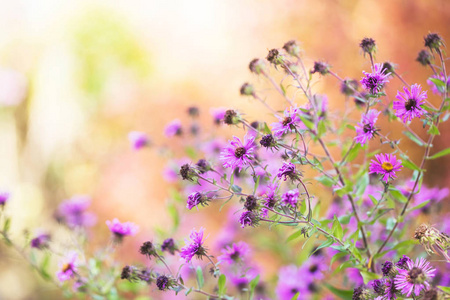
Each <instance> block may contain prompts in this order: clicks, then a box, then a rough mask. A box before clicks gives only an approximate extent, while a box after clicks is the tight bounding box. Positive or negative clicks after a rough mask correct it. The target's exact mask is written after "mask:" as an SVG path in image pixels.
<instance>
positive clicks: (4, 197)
mask: <svg viewBox="0 0 450 300" xmlns="http://www.w3.org/2000/svg"><path fill="white" fill-rule="evenodd" d="M10 197H11V194H10V193H8V192H0V206H4V205H5V204H6V202H7V201H8V200H9V198H10Z"/></svg>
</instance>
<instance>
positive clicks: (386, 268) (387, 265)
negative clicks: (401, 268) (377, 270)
mask: <svg viewBox="0 0 450 300" xmlns="http://www.w3.org/2000/svg"><path fill="white" fill-rule="evenodd" d="M381 272H383V276H390V275H393V274H395V267H394V264H393V263H392V262H390V261H388V260H387V261H385V262H384V264H383V268H382V269H381Z"/></svg>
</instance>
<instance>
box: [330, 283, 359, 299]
mask: <svg viewBox="0 0 450 300" xmlns="http://www.w3.org/2000/svg"><path fill="white" fill-rule="evenodd" d="M325 286H326V287H327V288H328V289H329V290H330V292H332V293H333V294H335V295H336V296H338V297H339V298H341V299H344V300H349V299H352V297H353V291H352V290H341V289H338V288H335V287H334V286H332V285H329V284H328V283H325Z"/></svg>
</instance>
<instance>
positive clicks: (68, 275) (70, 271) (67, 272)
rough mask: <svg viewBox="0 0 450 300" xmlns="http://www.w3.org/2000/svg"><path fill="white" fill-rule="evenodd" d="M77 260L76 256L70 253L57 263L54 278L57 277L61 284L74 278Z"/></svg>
mask: <svg viewBox="0 0 450 300" xmlns="http://www.w3.org/2000/svg"><path fill="white" fill-rule="evenodd" d="M77 258H78V255H77V254H76V253H74V252H72V253H69V254H68V255H67V257H66V258H65V259H64V260H63V261H61V262H60V263H59V271H58V272H56V277H58V280H59V281H61V282H63V281H66V280H69V279H72V278H74V277H75V275H76V273H77Z"/></svg>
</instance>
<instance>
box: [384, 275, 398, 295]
mask: <svg viewBox="0 0 450 300" xmlns="http://www.w3.org/2000/svg"><path fill="white" fill-rule="evenodd" d="M384 284H385V288H384V297H385V299H395V298H397V295H396V293H397V292H398V291H397V289H396V287H395V284H394V280H393V279H391V278H389V279H386V280H385V282H384Z"/></svg>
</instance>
